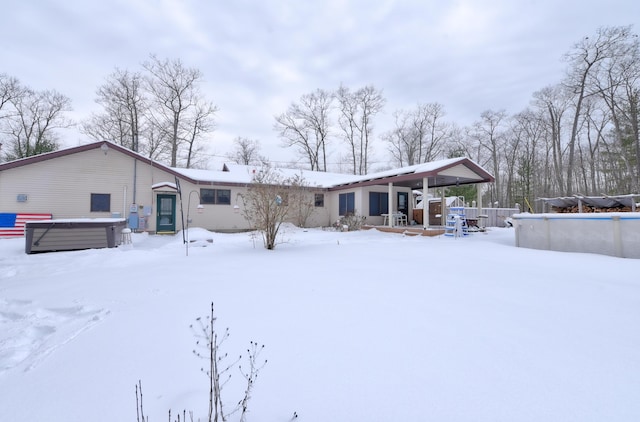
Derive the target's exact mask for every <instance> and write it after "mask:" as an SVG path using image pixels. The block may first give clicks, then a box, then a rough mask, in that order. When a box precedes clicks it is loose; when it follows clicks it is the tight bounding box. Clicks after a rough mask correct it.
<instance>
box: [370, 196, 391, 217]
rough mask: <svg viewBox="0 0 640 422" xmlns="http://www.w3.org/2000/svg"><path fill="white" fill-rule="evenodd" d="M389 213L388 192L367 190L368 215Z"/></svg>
mask: <svg viewBox="0 0 640 422" xmlns="http://www.w3.org/2000/svg"><path fill="white" fill-rule="evenodd" d="M388 213H389V194H388V193H387V192H369V215H381V214H388Z"/></svg>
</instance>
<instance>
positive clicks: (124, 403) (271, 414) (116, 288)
mask: <svg viewBox="0 0 640 422" xmlns="http://www.w3.org/2000/svg"><path fill="white" fill-rule="evenodd" d="M207 237H211V238H213V243H209V242H207V241H206V238H207ZM191 239H192V240H196V242H194V243H192V244H191V246H190V248H189V251H188V252H189V254H188V256H187V255H186V248H185V246H184V244H183V243H182V236H181V234H178V235H176V236H164V237H160V236H148V235H143V234H134V236H133V246H126V247H120V248H117V249H102V250H87V251H77V252H59V253H46V254H36V255H26V254H25V253H24V240H23V239H9V240H7V239H5V240H0V415H2V419H3V420H10V421H65V422H68V421H124V420H130V421H135V420H136V401H135V385H136V383H137V382H138V380H142V386H143V392H144V410H145V413H146V414H147V415H148V416H149V420H150V421H163V420H167V419H168V418H167V412H168V410H169V409H172V411H173V414H174V415H175V413H176V412H178V411H180V412H181V411H182V410H183V409H187V410H193V411H194V415H195V419H196V420H197V419H198V418H200V419H201V420H203V421H204V420H206V415H207V406H208V401H207V391H208V380H207V378H206V376H205V375H203V374H202V373H201V372H200V368H201V366H203V362H202V361H200V360H199V359H198V358H197V357H195V356H194V355H193V353H192V351H193V349H194V348H195V347H196V346H195V339H194V336H193V333H192V331H191V330H190V328H189V326H190V324H192V323H193V322H194V321H195V319H196V318H198V317H206V316H207V315H208V312H209V308H210V303H211V302H213V303H214V305H215V309H216V315H217V317H218V321H217V327H218V329H219V331H223V330H224V329H225V328H227V327H228V328H229V330H230V333H231V336H230V338H229V339H228V341H227V342H226V343H225V344H224V345H223V348H224V350H225V351H226V352H228V353H229V354H230V355H233V356H236V355H238V354H241V353H243V352H244V351H246V349H247V347H248V346H249V342H250V341H251V340H253V341H257V342H259V343H260V344H264V345H265V349H264V351H263V354H262V357H263V358H266V359H268V363H267V365H266V366H265V367H264V369H263V370H262V372H261V373H260V376H259V378H258V380H257V383H256V385H255V390H254V394H253V398H252V401H251V402H250V405H249V411H250V413H249V415H248V420H249V421H260V422H270V421H273V422H286V421H290V420H292V417H293V415H294V412H295V413H296V414H297V415H298V418H297V419H296V420H297V421H304V422H312V421H323V422H326V421H368V422H369V421H422V420H430V421H476V422H477V421H491V422H495V421H535V422H539V421H563V422H564V421H581V422H585V421H638V420H640V399H639V397H640V328H639V327H640V281H639V280H638V274H639V273H640V260H630V259H620V258H613V257H608V256H599V255H590V254H573V253H560V252H547V251H537V250H528V249H520V248H515V247H514V246H513V243H514V234H513V231H512V229H493V230H491V231H490V232H488V233H486V234H482V233H477V234H473V235H471V236H468V237H465V238H459V239H454V238H447V237H435V238H428V237H405V236H402V235H398V234H387V233H380V232H377V231H374V230H371V231H361V232H351V233H339V232H330V231H322V230H315V229H313V230H299V229H295V228H287V230H286V232H285V233H284V237H283V240H284V241H285V243H282V244H280V245H278V247H277V248H276V250H275V251H267V250H265V249H264V248H263V247H262V243H261V240H260V239H259V238H253V237H251V236H250V235H249V234H247V233H244V234H209V233H206V232H204V231H202V230H198V229H195V230H192V232H191ZM241 380H242V379H241V375H240V374H239V373H237V372H233V377H232V381H231V383H230V384H228V385H227V386H226V387H225V389H224V391H223V395H224V397H225V399H226V401H227V402H228V403H229V404H228V405H229V406H232V405H233V402H235V401H237V400H239V399H240V398H241V395H242V391H241V388H240V387H241V386H240V381H241ZM236 416H237V415H236ZM232 419H234V418H232Z"/></svg>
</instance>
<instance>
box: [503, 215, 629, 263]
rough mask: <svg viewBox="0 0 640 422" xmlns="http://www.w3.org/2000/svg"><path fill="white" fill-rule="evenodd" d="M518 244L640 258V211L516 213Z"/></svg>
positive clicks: (554, 249) (563, 250) (514, 220)
mask: <svg viewBox="0 0 640 422" xmlns="http://www.w3.org/2000/svg"><path fill="white" fill-rule="evenodd" d="M512 218H513V223H514V228H515V233H516V246H518V247H522V248H531V249H543V250H550V251H561V252H585V253H595V254H601V255H611V256H617V257H620V258H640V213H639V212H612V213H581V214H578V213H575V214H573V213H566V214H565V213H549V214H527V213H521V214H514V215H513V217H512Z"/></svg>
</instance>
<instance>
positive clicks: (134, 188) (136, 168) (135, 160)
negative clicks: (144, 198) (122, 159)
mask: <svg viewBox="0 0 640 422" xmlns="http://www.w3.org/2000/svg"><path fill="white" fill-rule="evenodd" d="M137 173H138V159H137V158H135V157H134V158H133V203H134V204H135V203H136V180H137V178H138V174H137Z"/></svg>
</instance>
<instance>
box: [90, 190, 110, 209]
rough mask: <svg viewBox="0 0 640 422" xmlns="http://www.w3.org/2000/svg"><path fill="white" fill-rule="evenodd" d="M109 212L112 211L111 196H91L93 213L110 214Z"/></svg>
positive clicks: (107, 194)
mask: <svg viewBox="0 0 640 422" xmlns="http://www.w3.org/2000/svg"><path fill="white" fill-rule="evenodd" d="M109 211H111V194H109V193H92V194H91V212H109Z"/></svg>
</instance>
